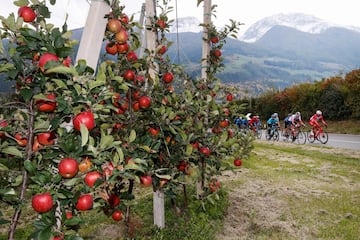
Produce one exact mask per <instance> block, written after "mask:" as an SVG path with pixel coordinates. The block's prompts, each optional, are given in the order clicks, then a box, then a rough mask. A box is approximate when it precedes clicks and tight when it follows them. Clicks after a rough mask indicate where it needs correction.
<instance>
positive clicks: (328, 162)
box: [231, 142, 360, 240]
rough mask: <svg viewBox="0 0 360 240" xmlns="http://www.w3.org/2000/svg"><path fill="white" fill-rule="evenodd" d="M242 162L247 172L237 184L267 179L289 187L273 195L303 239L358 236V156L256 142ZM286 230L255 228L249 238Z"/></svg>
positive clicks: (275, 185) (273, 184) (274, 235)
mask: <svg viewBox="0 0 360 240" xmlns="http://www.w3.org/2000/svg"><path fill="white" fill-rule="evenodd" d="M245 167H246V168H248V169H249V170H250V171H249V173H248V174H247V175H246V178H241V179H239V180H237V182H238V183H239V182H241V183H242V184H245V183H246V182H247V181H265V182H271V185H270V187H273V188H275V189H281V188H286V189H290V190H289V191H280V190H279V191H277V190H274V191H273V192H272V193H271V194H272V195H273V197H275V198H277V199H279V200H282V201H286V202H287V205H286V206H287V208H288V209H289V210H288V211H289V212H288V213H287V214H284V215H283V217H282V219H283V220H286V219H292V221H293V223H294V229H303V232H304V233H303V234H304V235H303V236H305V237H303V239H329V240H330V239H348V240H352V239H359V236H360V188H359V182H360V161H359V159H358V158H356V157H349V156H345V155H342V154H334V153H331V152H329V153H327V152H326V149H325V151H324V149H323V148H319V149H318V150H317V149H316V148H312V149H311V150H309V149H307V148H306V147H304V146H298V145H294V144H291V145H289V144H268V143H261V142H257V143H255V150H254V153H253V155H252V157H251V159H250V160H249V161H248V162H247V163H246V164H245ZM231 185H235V184H234V183H232V184H231ZM259 194H260V193H259ZM285 235H286V233H284V232H281V231H280V232H279V230H278V229H268V228H265V229H262V230H259V231H257V232H253V233H252V235H251V239H270V240H272V239H274V240H275V239H284V238H283V237H284V236H285ZM279 236H282V237H279ZM286 239H298V238H297V237H295V238H293V237H292V236H287V237H286Z"/></svg>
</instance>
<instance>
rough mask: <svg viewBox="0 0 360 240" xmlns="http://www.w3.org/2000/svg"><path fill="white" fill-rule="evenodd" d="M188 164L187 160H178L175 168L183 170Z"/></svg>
mask: <svg viewBox="0 0 360 240" xmlns="http://www.w3.org/2000/svg"><path fill="white" fill-rule="evenodd" d="M187 166H188V162H186V161H185V160H181V161H180V162H179V164H178V165H177V169H178V170H179V171H182V172H183V171H185V170H186V167H187Z"/></svg>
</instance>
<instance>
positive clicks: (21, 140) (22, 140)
mask: <svg viewBox="0 0 360 240" xmlns="http://www.w3.org/2000/svg"><path fill="white" fill-rule="evenodd" d="M14 137H15V139H16V143H17V144H18V145H19V146H21V147H25V146H26V145H27V142H28V141H27V138H26V137H23V136H22V135H21V134H20V133H17V134H15V136H14Z"/></svg>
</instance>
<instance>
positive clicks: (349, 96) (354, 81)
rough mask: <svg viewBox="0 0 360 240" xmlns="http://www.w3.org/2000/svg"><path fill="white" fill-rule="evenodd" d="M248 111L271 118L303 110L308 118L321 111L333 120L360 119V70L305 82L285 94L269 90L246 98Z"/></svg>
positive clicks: (303, 114)
mask: <svg viewBox="0 0 360 240" xmlns="http://www.w3.org/2000/svg"><path fill="white" fill-rule="evenodd" d="M240 102H241V103H244V102H245V103H247V104H248V109H247V111H249V112H251V111H252V112H253V113H256V114H259V115H260V116H261V117H262V118H267V117H268V116H270V115H271V114H272V113H273V112H278V113H279V115H280V117H282V118H283V117H285V116H286V115H287V114H288V113H292V112H295V111H300V112H301V113H302V116H303V117H304V118H305V119H306V118H308V117H310V116H311V115H312V114H314V112H315V111H316V110H317V109H320V110H321V111H322V112H323V114H324V117H325V118H326V119H329V120H348V119H360V104H359V103H360V69H357V70H353V71H351V72H348V73H347V74H345V76H344V77H341V76H334V77H330V78H327V79H323V80H322V81H316V82H314V83H301V84H298V85H295V86H293V87H289V88H285V89H284V90H282V91H275V90H272V91H269V92H267V93H265V94H263V95H261V96H260V97H258V98H252V99H242V100H241V101H240Z"/></svg>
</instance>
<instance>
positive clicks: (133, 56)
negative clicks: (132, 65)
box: [126, 51, 138, 62]
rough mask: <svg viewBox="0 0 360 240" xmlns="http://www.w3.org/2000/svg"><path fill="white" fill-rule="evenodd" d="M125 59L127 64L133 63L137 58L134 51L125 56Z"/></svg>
mask: <svg viewBox="0 0 360 240" xmlns="http://www.w3.org/2000/svg"><path fill="white" fill-rule="evenodd" d="M126 59H127V60H128V61H129V62H135V61H137V60H138V57H137V55H136V53H135V52H134V51H132V52H129V53H128V54H126Z"/></svg>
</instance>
